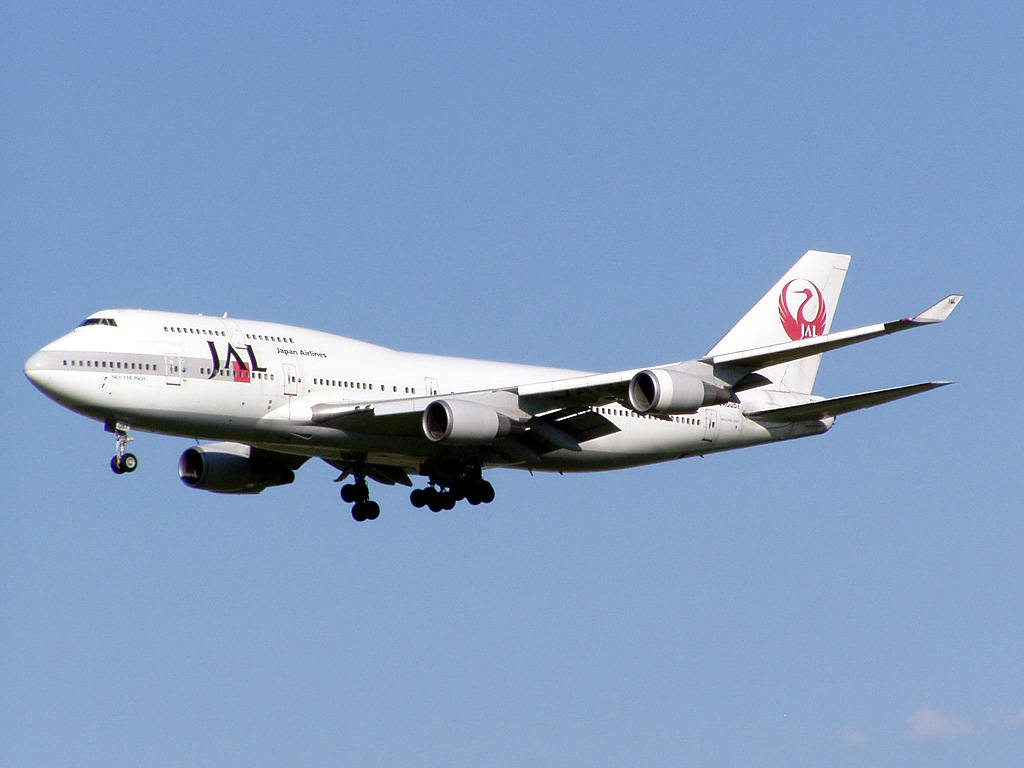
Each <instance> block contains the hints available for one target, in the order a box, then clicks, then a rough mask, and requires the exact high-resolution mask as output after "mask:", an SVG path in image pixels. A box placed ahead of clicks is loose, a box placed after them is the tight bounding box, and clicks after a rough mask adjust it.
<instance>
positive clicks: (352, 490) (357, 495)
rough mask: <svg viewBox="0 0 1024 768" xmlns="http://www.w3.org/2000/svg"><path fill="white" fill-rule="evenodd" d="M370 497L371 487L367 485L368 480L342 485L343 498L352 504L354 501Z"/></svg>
mask: <svg viewBox="0 0 1024 768" xmlns="http://www.w3.org/2000/svg"><path fill="white" fill-rule="evenodd" d="M368 498H370V489H369V488H367V487H366V481H365V480H364V481H363V482H359V481H356V482H354V483H350V484H348V485H343V486H341V499H342V501H346V502H348V503H349V504H351V503H352V502H354V501H366V500H367V499H368Z"/></svg>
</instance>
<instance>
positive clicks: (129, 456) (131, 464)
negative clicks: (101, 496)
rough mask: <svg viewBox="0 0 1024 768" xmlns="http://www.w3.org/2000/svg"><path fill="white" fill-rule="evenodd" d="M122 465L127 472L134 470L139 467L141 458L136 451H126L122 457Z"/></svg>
mask: <svg viewBox="0 0 1024 768" xmlns="http://www.w3.org/2000/svg"><path fill="white" fill-rule="evenodd" d="M121 466H122V467H123V468H124V471H125V472H134V471H135V470H136V469H138V468H139V460H138V458H137V457H136V456H135V454H134V453H126V454H125V455H124V456H123V457H122V459H121Z"/></svg>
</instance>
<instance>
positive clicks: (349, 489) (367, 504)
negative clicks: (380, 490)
mask: <svg viewBox="0 0 1024 768" xmlns="http://www.w3.org/2000/svg"><path fill="white" fill-rule="evenodd" d="M341 499H342V501H346V502H349V503H350V504H352V519H353V520H355V521H356V522H357V523H361V522H363V521H364V520H376V519H377V518H378V517H380V505H379V504H377V502H375V501H370V489H369V488H367V486H366V475H356V480H355V482H354V483H348V484H347V485H343V486H341Z"/></svg>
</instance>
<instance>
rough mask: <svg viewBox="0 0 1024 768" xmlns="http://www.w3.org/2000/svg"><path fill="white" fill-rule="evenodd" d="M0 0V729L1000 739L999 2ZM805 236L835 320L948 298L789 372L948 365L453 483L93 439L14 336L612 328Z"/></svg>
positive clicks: (484, 739)
mask: <svg viewBox="0 0 1024 768" xmlns="http://www.w3.org/2000/svg"><path fill="white" fill-rule="evenodd" d="M6 15H7V24H6V25H5V29H4V44H3V46H2V47H0V48H2V50H0V71H2V72H3V73H4V75H3V77H2V78H0V87H2V89H3V91H2V98H3V103H4V105H5V109H4V110H2V114H0V127H2V131H3V134H2V136H3V142H2V147H3V148H2V150H0V159H2V163H3V165H2V169H3V175H4V179H5V182H6V183H5V184H4V189H5V192H4V194H3V205H2V206H0V222H2V227H3V239H4V243H5V245H4V248H3V249H2V255H0V259H2V263H3V270H4V275H5V281H4V285H5V287H4V291H3V297H4V301H3V310H2V311H3V316H4V320H5V326H6V328H7V335H6V343H5V344H4V345H3V346H2V348H0V358H2V361H3V370H5V371H6V372H7V376H6V377H5V378H4V379H3V381H4V384H3V387H4V391H3V393H4V399H5V401H6V403H7V404H8V411H7V412H8V414H9V415H10V416H11V422H10V423H9V436H8V439H7V440H6V441H4V443H3V446H2V447H0V467H2V469H0V473H2V477H3V482H2V487H3V489H4V492H5V495H6V496H7V501H6V504H4V505H3V511H2V513H0V515H2V518H0V519H2V521H3V536H2V543H0V594H2V601H0V643H2V658H3V664H2V666H0V765H3V766H12V767H13V766H18V767H19V768H20V767H22V766H26V767H28V766H49V765H83V766H101V765H111V764H146V765H153V766H162V765H166V766H181V765H218V766H221V765H253V764H257V765H281V764H290V765H309V764H325V763H333V764H351V765H365V764H374V765H395V766H398V765H410V764H416V765H445V766H450V765H467V766H468V765H480V764H497V765H534V764H544V765H579V764H585V765H597V766H601V765H609V766H611V765H626V764H629V765H633V764H645V765H654V766H657V765H665V766H668V765H673V766H675V765H681V764H682V765H702V766H734V765H739V764H755V765H761V766H783V765H785V766H792V765H815V766H818V765H830V766H897V765H898V766H929V767H934V766H961V765H966V764H973V765H993V766H994V765H1007V766H1009V765H1019V764H1020V763H1021V761H1022V760H1024V629H1022V628H1021V621H1020V617H1021V615H1022V613H1024V586H1022V585H1024V564H1022V559H1021V556H1020V549H1021V545H1020V542H1021V540H1022V538H1024V520H1022V516H1021V511H1022V504H1021V501H1020V498H1021V492H1022V481H1021V476H1022V472H1021V461H1020V451H1019V448H1018V445H1017V433H1018V431H1019V428H1020V424H1021V418H1020V405H1019V397H1018V394H1017V393H1018V391H1019V387H1020V382H1021V381H1022V380H1024V370H1022V363H1021V359H1022V354H1021V353H1022V349H1021V343H1020V340H1019V334H1018V333H1017V329H1016V327H1015V326H1016V323H1017V322H1019V320H1018V318H1017V313H1018V312H1019V311H1020V309H1021V300H1020V285H1021V283H1022V280H1021V278H1022V277H1024V274H1022V267H1021V261H1020V254H1021V248H1022V245H1024V237H1022V234H1024V227H1022V225H1021V213H1022V202H1024V195H1022V184H1021V176H1022V171H1024V152H1022V149H1021V141H1020V124H1021V122H1022V118H1024V100H1022V96H1021V94H1022V93H1024V88H1022V86H1024V61H1022V54H1021V51H1022V50H1024V46H1022V43H1024V16H1022V15H1021V12H1020V9H1019V7H1018V5H1017V4H1010V3H1005V4H998V3H987V4H984V5H983V6H982V7H981V8H978V7H975V6H974V4H970V5H969V4H955V3H953V4H941V3H937V4H926V5H918V4H897V5H895V6H893V4H889V3H877V4H874V3H872V4H856V5H849V6H837V5H834V4H824V5H823V4H816V3H808V4H792V3H781V4H780V3H776V4H772V5H771V7H770V8H765V7H763V6H762V5H760V4H749V3H738V4H729V5H727V6H724V7H721V8H718V7H707V5H706V4H665V5H660V4H638V5H634V6H631V7H623V6H621V5H620V4H611V3H609V4H593V3H585V4H560V5H551V4H547V3H538V4H533V3H516V4H491V5H489V6H487V7H486V8H483V9H481V8H479V7H476V6H474V5H468V4H460V3H421V4H401V5H393V4H377V3H372V4H360V3H352V4H346V5H344V6H343V7H338V6H336V5H335V4H310V3H303V2H299V3H295V2H292V3H279V4H269V3H268V4H258V3H253V4H244V5H242V6H239V7H209V6H208V5H206V4H191V3H179V4H174V6H173V7H168V6H167V4H153V5H145V4H102V3H81V4H70V3H32V4H17V5H14V6H9V7H8V8H7V14H6ZM808 248H819V249H825V250H835V251H841V252H846V253H851V254H852V255H853V263H852V266H851V271H850V274H849V277H848V279H847V281H846V287H845V291H844V295H843V301H842V304H841V306H840V307H839V310H838V313H837V319H836V324H835V326H834V328H835V329H842V328H849V327H854V326H857V325H861V324H865V323H870V322H877V321H881V320H889V319H895V318H898V317H902V316H905V315H908V314H912V313H914V312H917V311H919V310H920V309H923V308H924V307H926V306H928V305H929V304H931V303H932V302H933V301H935V300H937V299H939V298H941V297H942V296H944V295H946V294H947V293H950V292H954V291H955V292H961V293H964V294H965V295H966V297H967V298H966V299H965V301H964V303H963V305H962V307H961V308H960V309H959V310H958V311H957V313H956V314H955V315H954V316H953V317H952V319H951V320H950V321H949V322H948V323H946V324H944V325H943V326H940V327H938V328H928V329H923V330H921V331H915V332H913V333H908V334H903V335H901V336H899V337H893V338H890V339H882V340H879V341H876V342H871V343H869V344H866V345H863V346H859V347H856V348H853V349H848V350H840V351H836V352H833V353H830V354H829V355H828V356H827V357H826V359H825V361H824V362H823V364H822V366H821V370H820V374H819V377H818V386H817V389H818V391H819V392H821V393H822V394H826V395H839V394H846V393H850V392H858V391H862V390H866V389H872V388H876V387H884V386H893V385H898V384H905V383H912V382H916V381H923V380H930V379H953V380H955V381H956V382H957V385H956V386H955V387H948V388H945V389H942V390H939V391H936V392H931V393H928V394H925V395H921V396H920V397H916V398H912V399H910V400H907V401H902V402H900V403H898V404H892V405H888V406H883V407H880V408H877V409H873V410H871V411H866V412H861V413H858V414H852V415H849V416H846V417H843V418H841V419H840V420H839V422H838V424H837V426H836V428H835V429H834V430H833V431H832V432H831V433H830V434H829V435H827V436H826V437H823V438H812V439H808V440H801V441H796V442H794V443H791V444H785V445H777V446H770V447H762V448H755V449H750V450H746V451H738V452H734V453H730V454H725V455H720V456H714V457H708V458H706V459H703V460H700V459H691V460H686V461H682V462H676V463H672V464H663V465H659V466H654V467H647V468H643V469H636V470H629V471H622V472H615V473H603V474H596V475H589V476H574V477H558V476H541V475H537V476H535V477H531V476H530V475H528V474H525V473H515V472H510V471H496V472H494V473H493V475H492V477H491V480H492V481H493V482H494V484H495V485H496V487H497V491H498V499H497V501H496V502H495V503H494V504H492V505H490V506H489V507H487V508H486V509H485V508H457V509H456V510H455V511H453V512H451V513H446V514H441V515H432V514H431V513H429V512H426V511H423V510H413V509H412V508H411V507H409V505H408V501H407V497H406V494H405V493H404V492H401V491H397V490H383V491H380V492H378V493H377V494H376V496H377V498H378V499H379V500H380V502H381V504H382V507H383V508H384V511H383V513H382V515H381V518H380V520H378V521H376V523H374V524H364V525H357V524H355V523H354V522H353V521H352V520H351V518H350V517H349V514H348V509H347V506H346V505H343V504H341V502H340V501H339V500H338V498H337V486H335V485H334V484H333V483H332V482H331V481H332V480H333V478H334V472H333V471H332V470H331V469H330V468H329V467H327V466H326V465H323V464H312V463H311V464H309V465H307V466H306V467H305V468H304V469H303V470H302V472H301V473H300V475H299V477H298V479H297V481H296V483H295V484H294V485H293V486H290V487H287V488H277V489H270V490H268V491H266V492H265V493H263V494H262V495H260V496H256V497H244V498H230V497H221V496H216V495H213V494H205V493H201V492H196V491H192V490H189V489H187V488H186V487H185V486H183V485H182V484H181V482H180V481H179V480H178V478H177V476H176V459H177V456H178V455H179V454H180V452H181V451H182V450H183V449H184V448H185V447H186V446H187V445H188V442H187V441H184V440H179V439H175V438H169V437H160V436H153V435H144V434H140V435H138V439H137V441H136V442H135V443H134V446H133V447H134V450H135V452H136V453H137V454H138V455H139V457H140V460H141V468H140V470H139V471H138V472H136V473H135V474H133V475H131V476H123V477H115V476H114V475H112V474H111V473H110V471H109V469H108V467H107V462H108V459H109V454H110V453H111V450H112V447H113V441H112V440H110V436H109V435H107V434H106V433H104V432H103V430H102V427H101V426H100V425H99V424H96V423H92V422H89V421H87V420H86V419H84V418H82V417H79V416H77V415H75V414H72V413H70V412H68V411H65V410H63V409H61V408H59V407H58V406H56V405H55V404H53V403H52V402H49V401H47V400H46V399H45V398H43V397H42V396H41V395H40V394H39V393H38V392H36V391H35V390H34V389H33V388H32V387H31V386H30V385H29V383H28V382H27V381H26V380H25V378H24V376H23V375H22V365H23V362H24V360H25V359H26V358H27V357H28V356H29V355H30V354H31V353H32V352H33V351H34V350H35V349H37V348H38V347H40V346H42V345H43V344H45V343H46V342H48V341H50V340H52V339H53V338H56V337H57V336H59V335H61V334H63V333H64V332H66V331H67V329H69V328H70V327H72V326H73V325H75V324H76V323H78V322H79V321H80V320H81V319H82V318H83V317H85V316H86V315H87V314H90V313H91V312H93V311H96V310H98V309H101V308H104V307H115V306H129V307H136V306H138V307H147V308H159V309H171V310H181V311H188V312H193V311H194V312H206V313H210V314H213V313H221V312H225V311H226V312H229V313H231V314H232V315H235V316H239V317H255V318H261V319H272V320H279V321H283V322H290V323H294V324H297V325H304V326H311V327H316V328H322V329H325V330H329V331H334V332H338V333H342V334H345V335H349V336H355V337H358V338H364V339H367V340H370V341H373V342H377V343H382V344H387V345H390V346H394V347H398V348H403V349H413V350H423V351H430V352H437V353H443V354H455V355H466V356H473V357H482V358H490V359H499V360H513V361H521V362H529V363H537V364H550V365H558V366H565V367H574V368H581V369H587V370H618V369H622V368H628V367H634V366H639V365H647V364H653V363H658V362H663V361H666V360H672V359H678V358H685V357H693V356H697V355H700V354H702V353H703V352H705V351H706V350H707V349H708V348H709V347H710V346H711V345H712V344H713V343H714V342H715V341H716V340H717V339H718V338H719V337H720V336H721V334H722V333H724V331H725V330H727V329H728V328H729V326H731V325H732V324H733V322H735V320H736V319H737V318H738V317H739V316H740V315H741V314H742V313H743V312H744V311H746V309H747V308H748V307H749V306H750V305H751V304H752V303H753V302H754V301H755V300H756V299H757V298H758V297H760V296H761V294H762V293H763V292H764V291H765V290H766V289H767V288H768V287H769V286H770V285H771V284H772V283H773V282H774V281H775V280H776V279H777V277H778V276H779V275H781V274H782V272H783V271H785V269H786V268H787V267H788V266H789V265H790V264H791V263H792V262H793V261H795V260H796V258H798V257H799V255H800V254H801V253H803V251H805V250H807V249H808Z"/></svg>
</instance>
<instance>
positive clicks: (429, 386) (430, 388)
mask: <svg viewBox="0 0 1024 768" xmlns="http://www.w3.org/2000/svg"><path fill="white" fill-rule="evenodd" d="M423 386H424V387H425V388H426V393H427V394H428V395H436V394H437V379H434V378H431V377H430V376H427V377H426V378H425V379H424V380H423Z"/></svg>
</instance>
